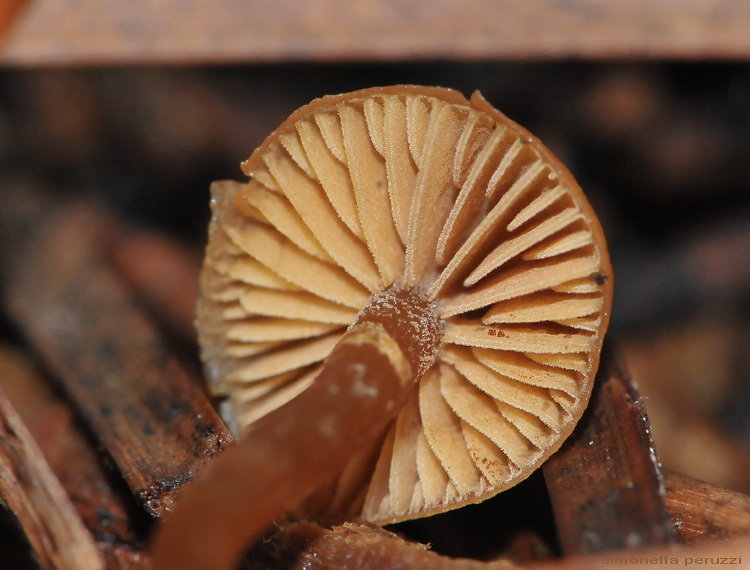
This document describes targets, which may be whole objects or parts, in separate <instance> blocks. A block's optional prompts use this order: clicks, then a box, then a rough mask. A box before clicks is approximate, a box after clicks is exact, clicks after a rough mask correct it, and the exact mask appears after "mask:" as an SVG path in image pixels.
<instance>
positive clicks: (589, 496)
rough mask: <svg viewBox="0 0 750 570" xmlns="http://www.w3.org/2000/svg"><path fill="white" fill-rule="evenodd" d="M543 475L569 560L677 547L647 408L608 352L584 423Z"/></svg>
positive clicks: (608, 350) (619, 365) (552, 460)
mask: <svg viewBox="0 0 750 570" xmlns="http://www.w3.org/2000/svg"><path fill="white" fill-rule="evenodd" d="M543 469H544V475H545V479H546V481H547V487H548V489H549V493H550V499H551V501H552V506H553V510H554V512H555V521H556V524H557V528H558V535H559V540H560V546H561V548H562V552H563V553H564V554H565V555H573V554H591V553H595V552H603V551H607V550H620V549H626V548H644V547H647V546H654V545H658V544H665V543H668V542H670V541H672V540H674V535H673V531H672V527H671V522H670V520H669V515H668V513H667V510H666V507H665V505H664V486H663V482H662V475H661V471H660V466H659V463H658V459H657V457H656V452H655V450H654V444H653V441H652V439H651V430H650V426H649V423H648V418H647V416H646V412H645V408H644V406H643V402H642V401H641V399H640V397H639V396H638V393H637V392H636V390H635V388H634V386H633V384H632V383H631V382H630V380H629V378H628V375H627V372H626V370H625V368H624V366H623V363H622V362H621V361H620V360H619V358H618V356H617V355H616V354H615V353H614V351H613V350H612V347H611V346H610V347H607V346H606V345H605V350H604V352H603V354H602V360H601V366H600V369H599V373H598V375H597V380H596V384H595V387H594V391H593V394H592V398H591V402H590V403H589V407H588V409H587V411H586V413H585V415H584V417H583V418H582V419H581V421H580V422H579V424H578V426H577V428H576V430H575V431H574V432H573V435H571V437H570V438H569V439H568V441H566V442H565V443H564V444H563V446H562V448H561V449H560V451H558V452H557V453H556V454H555V455H553V456H552V457H551V458H550V459H549V460H548V461H547V463H545V465H544V466H543Z"/></svg>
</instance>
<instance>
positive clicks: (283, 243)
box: [197, 86, 612, 524]
mask: <svg viewBox="0 0 750 570" xmlns="http://www.w3.org/2000/svg"><path fill="white" fill-rule="evenodd" d="M243 170H244V172H245V173H246V174H247V175H248V177H249V181H247V182H245V183H237V182H219V183H216V184H214V186H213V187H212V208H213V218H212V221H211V225H210V230H209V244H208V247H207V254H206V260H205V264H204V268H203V272H202V277H201V286H202V295H201V300H200V303H199V307H198V319H197V323H198V331H199V338H200V344H201V349H202V357H203V359H204V362H205V366H206V371H207V376H208V378H209V383H210V387H211V390H212V391H213V393H214V394H216V395H220V396H225V397H226V398H227V399H226V407H225V410H224V412H225V417H227V418H228V419H229V420H230V423H231V424H232V425H234V426H235V429H236V431H238V432H245V431H247V430H249V429H252V424H253V422H254V421H256V420H257V419H259V418H261V417H263V416H264V415H266V414H268V413H269V412H271V411H273V410H275V409H276V408H279V407H280V406H283V405H284V404H285V403H286V402H288V401H290V400H291V399H293V398H295V397H296V396H298V395H299V394H301V393H302V392H304V391H305V390H306V389H307V388H308V387H309V386H310V385H311V384H312V383H314V382H315V379H316V376H317V375H318V373H319V372H320V370H321V367H322V363H323V361H324V359H325V358H326V356H327V355H328V354H329V353H330V352H331V351H332V350H333V348H334V347H335V346H336V344H337V342H338V341H339V339H341V338H342V336H343V335H344V333H345V332H346V331H347V329H348V328H350V327H351V326H352V325H353V324H354V323H358V322H362V321H375V322H378V323H380V324H382V325H383V326H384V327H385V328H386V330H388V332H389V333H390V334H391V335H392V336H393V337H394V338H395V339H396V340H397V341H398V343H399V344H400V345H401V346H402V348H403V350H404V353H405V354H406V355H407V357H408V360H409V362H410V364H411V366H412V367H414V370H417V376H418V379H417V383H416V386H415V388H414V389H413V390H412V392H411V395H410V396H409V397H408V398H407V401H406V404H405V405H404V406H403V408H402V409H401V411H400V412H399V413H398V415H397V418H396V420H395V421H394V422H393V423H392V424H391V425H390V428H389V429H388V431H387V434H386V435H385V437H384V438H383V439H382V440H381V441H378V442H377V446H374V447H373V448H372V449H365V450H362V451H361V452H360V453H359V455H358V456H356V457H354V458H353V459H352V460H351V461H350V463H349V465H348V467H347V468H346V469H345V471H344V472H343V473H342V474H341V475H340V476H339V477H338V478H337V479H336V481H333V482H331V484H330V485H328V486H327V488H326V489H325V490H321V491H320V493H319V495H318V497H319V500H318V502H319V504H320V505H325V508H328V509H333V510H338V511H346V512H356V513H357V514H360V515H362V516H363V517H364V518H365V519H367V520H369V521H372V522H377V523H380V524H385V523H391V522H396V521H401V520H406V519H410V518H415V517H420V516H425V515H428V514H431V513H435V512H441V511H445V510H448V509H452V508H455V507H458V506H461V505H464V504H467V503H474V502H478V501H480V500H483V499H485V498H487V497H489V496H492V495H494V494H496V493H498V492H499V491H502V490H504V489H506V488H508V487H511V486H513V485H515V484H516V483H518V482H519V481H521V480H523V479H524V478H525V477H527V476H528V475H529V474H530V473H531V472H532V471H533V470H534V469H535V468H536V467H538V466H539V465H540V464H541V463H542V462H543V461H544V460H545V459H546V458H547V457H548V456H549V455H550V454H552V453H553V452H554V451H555V450H556V449H557V448H558V447H559V446H560V445H561V443H562V442H563V440H564V439H565V438H566V437H567V436H568V435H569V434H570V432H571V431H572V429H573V427H574V425H575V423H576V422H577V421H578V419H579V418H580V416H581V414H582V413H583V410H584V408H585V406H586V404H587V402H588V399H589V395H590V392H591V388H592V382H593V378H594V374H595V372H596V369H597V367H598V360H599V352H600V349H601V344H602V339H603V336H604V333H605V331H606V328H607V323H608V320H609V313H610V307H611V299H612V274H611V267H610V263H609V258H608V254H607V249H606V244H605V241H604V236H603V233H602V230H601V227H600V225H599V223H598V221H597V219H596V216H595V215H594V213H593V211H592V209H591V207H590V205H589V204H588V202H587V200H586V198H585V196H584V195H583V192H582V191H581V189H580V188H579V186H578V185H577V184H576V182H575V181H574V179H573V177H572V176H571V175H570V173H569V172H568V171H567V169H566V168H565V167H564V166H563V165H562V164H561V163H560V162H559V161H558V160H557V159H556V158H555V157H554V156H553V155H552V154H551V153H550V152H549V151H548V150H547V149H546V148H545V147H544V146H543V145H542V144H541V143H540V142H539V141H538V140H536V139H535V138H534V137H532V136H531V135H530V134H529V133H528V132H526V131H525V130H524V129H523V128H521V127H519V126H518V125H516V124H515V123H514V122H512V121H511V120H509V119H508V118H506V117H505V116H504V115H502V114H501V113H499V112H498V111H496V110H495V109H493V108H492V107H491V106H490V105H489V104H488V103H487V102H486V101H485V100H484V99H483V98H482V97H481V95H479V94H478V93H476V94H474V95H473V96H472V98H471V100H466V99H465V98H464V97H463V96H462V95H460V94H459V93H457V92H455V91H452V90H449V89H441V88H425V87H416V86H395V87H388V88H373V89H367V90H363V91H358V92H354V93H348V94H344V95H337V96H329V97H324V98H321V99H317V100H315V101H313V102H312V103H310V104H309V105H307V106H305V107H302V108H301V109H299V110H298V111H296V112H295V113H293V114H292V115H291V117H290V118H289V119H288V120H287V121H285V122H284V123H283V124H282V125H281V126H280V127H279V128H278V129H277V130H276V131H275V132H274V133H273V134H272V135H271V136H270V137H269V138H268V139H266V141H265V142H264V143H263V144H262V145H261V146H260V147H259V148H258V149H257V150H256V151H255V152H254V153H253V155H252V156H251V157H250V158H249V159H248V160H247V161H246V162H245V163H243ZM321 497H322V498H321Z"/></svg>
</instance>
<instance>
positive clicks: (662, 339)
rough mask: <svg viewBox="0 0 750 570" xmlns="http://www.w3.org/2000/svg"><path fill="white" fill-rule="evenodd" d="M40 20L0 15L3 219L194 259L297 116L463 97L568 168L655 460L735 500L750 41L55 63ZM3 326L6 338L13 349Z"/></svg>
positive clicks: (93, 56)
mask: <svg viewBox="0 0 750 570" xmlns="http://www.w3.org/2000/svg"><path fill="white" fill-rule="evenodd" d="M38 4H52V5H57V3H55V2H39V3H38ZM80 4H81V5H84V7H85V5H86V4H87V3H86V2H81V3H80ZM105 4H106V3H105ZM175 4H179V2H171V3H167V5H175ZM226 4H232V2H226ZM279 4H280V5H281V6H282V7H283V6H286V5H289V6H291V4H290V3H289V2H280V3H279ZM322 4H325V5H327V6H328V7H329V9H330V10H332V11H335V8H336V6H335V5H336V4H337V3H336V2H323V3H322ZM356 4H357V3H355V5H356ZM386 4H387V5H390V6H397V5H398V4H399V3H398V2H387V3H386ZM401 4H402V5H403V6H407V7H409V6H411V7H412V8H413V7H414V5H415V2H404V3H401ZM441 4H446V2H438V3H436V4H435V5H436V6H439V5H441ZM447 4H450V3H447ZM479 4H482V3H481V2H480V3H479ZM499 4H504V3H499ZM539 4H542V5H544V4H545V3H544V2H542V3H539ZM548 4H555V5H557V4H560V3H554V2H549V3H548ZM568 4H570V6H571V10H574V11H575V10H578V9H581V6H576V4H581V5H588V4H591V3H590V2H581V3H575V2H574V3H568ZM637 4H639V3H638V2H625V3H623V6H626V7H627V6H630V5H637ZM719 4H723V3H721V2H719ZM743 4H745V3H742V2H739V3H737V5H743ZM218 6H219V7H218V8H217V10H218V11H219V12H221V6H222V3H219V4H218ZM34 7H35V6H34V2H33V1H32V2H30V3H28V5H26V6H21V9H20V11H19V12H14V15H13V18H10V17H8V18H9V19H8V20H7V21H8V22H9V26H10V29H11V32H10V34H9V35H8V38H7V41H8V49H7V50H6V52H5V54H4V55H3V59H2V60H1V61H0V63H1V64H2V67H0V208H2V207H3V203H6V204H7V203H9V202H10V201H13V200H15V199H17V198H18V197H17V196H15V195H14V194H13V192H12V191H11V190H9V189H10V188H13V187H22V186H24V185H27V186H28V185H31V186H34V187H38V188H41V189H44V190H45V191H48V192H52V193H54V194H56V195H59V196H61V197H65V196H79V195H87V196H91V197H94V198H95V199H97V200H99V201H101V202H102V203H104V204H105V205H106V206H107V207H109V208H110V209H112V210H113V211H114V212H116V213H117V214H118V215H119V216H121V217H122V218H124V219H126V220H128V221H129V222H132V223H134V224H139V225H142V226H144V227H147V228H151V229H154V230H156V231H158V232H162V233H165V234H167V235H168V236H169V237H171V238H174V239H176V240H179V241H180V242H181V243H182V244H184V245H185V247H187V248H189V249H190V250H191V251H193V252H195V255H196V257H199V256H200V254H201V249H202V247H203V244H204V242H205V238H206V226H207V222H208V216H209V194H208V188H209V185H210V183H211V182H212V181H214V180H219V179H226V178H230V179H241V178H242V174H241V172H240V169H239V163H240V162H241V161H242V160H244V159H245V158H247V157H248V156H249V155H250V154H251V152H252V151H253V149H254V148H255V147H256V146H257V145H259V144H260V142H261V141H262V140H263V139H264V138H265V136H266V135H267V134H269V133H270V132H271V130H273V129H274V128H275V127H276V126H277V125H278V124H279V123H280V122H281V121H282V120H283V119H285V118H286V117H287V116H288V115H289V113H290V112H291V111H293V110H294V109H296V108H297V107H299V106H300V105H303V104H305V103H307V102H308V101H309V100H311V99H312V98H315V97H319V96H322V95H326V94H332V93H339V92H344V91H350V90H353V89H358V88H363V87H369V86H373V85H389V84H396V83H416V84H425V85H440V86H445V87H453V88H455V89H458V90H460V91H462V92H463V93H464V94H465V95H467V96H468V95H470V94H471V92H472V91H474V90H476V89H478V90H480V91H481V92H482V93H483V94H484V96H485V97H486V98H487V99H488V100H489V101H490V103H492V105H494V106H495V107H496V108H498V109H500V110H501V111H503V112H504V113H505V114H507V115H508V116H509V117H510V118H512V119H514V120H515V121H517V122H519V123H520V124H522V125H524V126H525V127H526V128H528V129H529V130H530V131H531V132H532V133H534V134H535V135H536V136H538V137H539V138H540V139H541V140H542V141H543V142H544V143H545V144H546V145H547V146H549V147H550V148H551V149H552V150H553V152H555V153H556V154H557V155H558V156H559V157H560V158H561V160H562V161H563V162H564V163H565V164H567V166H568V167H569V168H570V170H571V171H572V172H573V174H574V175H575V176H576V178H577V179H578V181H579V183H580V184H581V186H582V187H583V188H584V191H585V192H586V193H587V195H588V196H589V198H590V200H591V202H592V203H593V205H594V208H595V209H596V211H597V212H598V214H599V216H600V218H601V221H602V223H603V225H604V228H605V232H606V234H607V236H608V241H609V245H610V250H611V251H610V252H611V255H612V259H613V265H614V271H615V290H616V296H615V307H614V312H613V319H612V324H611V328H610V333H609V334H610V338H611V340H613V341H614V342H616V343H617V344H618V345H619V347H620V350H621V351H622V353H623V354H624V357H625V361H626V363H627V365H628V367H629V369H630V373H631V375H632V377H633V379H634V380H635V381H636V383H637V385H638V387H639V389H640V392H641V394H642V395H643V397H644V398H645V402H646V409H647V411H648V413H649V415H650V418H651V421H652V425H653V430H654V437H655V441H656V448H657V453H658V455H659V457H660V458H661V460H662V463H663V464H664V465H665V466H667V467H669V468H672V469H674V470H677V471H680V472H683V473H686V474H689V475H692V476H694V477H698V478H701V479H704V480H706V481H709V482H711V483H714V484H716V485H719V486H722V487H728V488H731V489H734V490H737V491H741V492H744V493H750V475H749V473H750V64H748V63H746V61H747V59H746V57H747V56H749V55H750V46H748V45H747V44H742V45H739V46H738V47H737V49H736V51H735V52H730V53H729V56H728V57H723V56H722V52H721V50H719V53H716V50H714V48H715V46H716V45H719V46H720V47H721V46H722V45H724V44H722V43H721V41H720V40H722V38H723V36H721V35H717V36H716V37H713V36H711V35H710V33H709V32H711V30H709V29H708V28H706V30H708V31H706V34H705V35H701V34H702V33H703V31H704V30H702V29H701V28H700V26H698V29H697V31H694V34H695V36H694V39H695V41H694V42H693V43H692V44H691V43H689V42H688V44H681V43H679V42H677V41H676V40H675V42H674V43H672V44H670V43H669V42H667V43H666V44H665V45H666V47H664V46H662V47H661V48H660V49H661V51H659V49H656V51H655V52H653V51H649V50H652V49H655V48H653V46H652V45H651V44H648V45H646V44H644V45H643V46H642V49H641V50H640V51H639V50H638V49H636V48H637V46H636V47H635V48H632V49H631V51H630V52H627V53H624V52H623V50H622V48H621V47H619V44H617V46H615V47H616V48H617V49H614V48H613V49H612V50H611V51H609V52H608V51H606V50H604V51H602V52H601V53H596V46H594V47H590V46H588V47H587V45H584V44H585V42H583V41H581V42H579V43H576V41H577V40H576V36H575V35H574V34H572V35H569V36H564V37H568V38H569V43H568V44H562V45H560V47H559V48H554V47H546V48H544V49H545V51H544V53H540V52H539V51H534V48H532V47H529V45H530V44H524V43H523V41H521V40H523V38H521V39H520V40H518V41H519V42H520V44H518V45H520V46H521V47H518V46H516V47H515V48H514V50H515V51H512V53H510V52H509V53H510V55H509V56H508V53H506V52H504V51H503V46H499V47H493V46H492V45H491V44H487V46H488V47H487V48H486V49H485V50H484V51H482V50H478V49H477V50H474V51H472V50H471V49H469V48H467V47H464V48H461V45H459V44H457V46H458V47H456V48H455V49H457V50H458V51H457V52H456V55H457V57H452V56H451V54H450V53H449V52H450V50H451V49H453V48H452V47H451V46H452V45H453V44H451V38H450V37H447V36H444V35H443V36H441V37H440V38H436V39H435V41H434V42H433V44H430V45H432V46H433V47H430V45H426V44H424V45H423V44H418V46H419V49H416V48H415V49H414V50H410V49H408V45H409V44H408V43H406V44H399V45H400V46H401V47H399V45H397V46H396V47H394V48H393V49H392V50H391V51H388V50H385V49H384V48H383V49H380V50H379V47H378V45H377V44H370V45H367V43H368V41H371V38H370V35H367V34H365V35H364V36H363V38H362V40H361V41H360V42H358V43H356V44H351V45H353V46H355V47H354V48H352V49H353V51H352V52H347V51H346V49H347V47H346V45H344V44H342V45H338V44H337V46H334V47H332V48H328V51H325V52H316V51H315V50H314V46H313V48H310V49H311V50H312V51H311V52H310V55H309V57H306V55H305V51H304V49H305V47H304V45H301V46H300V45H298V44H296V43H294V41H293V40H294V38H291V39H289V38H287V39H288V42H287V44H283V42H282V40H283V39H284V37H285V36H284V33H286V32H284V29H283V26H282V27H281V28H280V31H279V30H276V31H275V32H274V33H278V34H280V40H279V41H280V42H281V43H280V45H282V47H283V46H284V45H288V46H293V49H292V48H290V49H289V51H288V52H285V51H284V50H283V49H282V48H279V51H278V53H276V52H274V53H275V55H274V54H271V55H269V54H268V53H267V52H264V51H262V50H259V48H252V49H258V50H259V51H257V53H256V56H255V57H254V56H253V55H252V53H254V52H252V49H251V48H248V50H249V51H248V52H244V51H243V50H242V49H240V48H236V50H235V52H232V53H231V54H230V55H232V54H233V55H234V57H228V56H227V52H226V51H222V52H221V54H222V55H221V56H220V57H219V56H217V57H211V53H212V52H211V51H210V49H211V48H210V44H205V43H204V44H202V49H203V51H200V52H198V53H197V55H191V54H192V53H193V52H190V51H189V50H187V51H185V52H179V53H181V54H182V55H180V56H179V57H178V56H177V55H175V54H176V53H178V52H177V51H174V52H170V51H169V50H168V49H167V50H166V51H158V50H156V51H154V52H153V54H154V55H153V57H151V58H150V57H149V52H148V46H145V47H144V46H143V45H142V44H138V45H140V46H141V47H140V48H139V50H140V51H137V53H136V55H133V53H131V52H127V51H126V50H122V51H119V52H118V51H117V49H115V48H113V52H112V54H114V55H111V54H109V55H108V54H105V55H104V56H102V55H101V53H100V52H97V51H96V47H95V46H94V47H91V46H89V47H88V48H86V46H84V48H85V49H89V51H88V52H86V51H85V49H84V48H80V46H78V47H76V45H77V44H75V41H74V40H75V39H76V38H75V37H74V36H75V34H74V32H69V33H70V34H73V35H72V36H71V37H72V38H73V40H70V41H71V42H72V43H70V45H71V46H72V47H71V50H72V51H71V52H70V54H72V55H70V57H69V58H68V59H66V57H65V54H66V52H65V51H64V50H65V46H66V45H67V44H66V43H65V41H63V40H64V38H63V40H61V39H59V38H58V39H57V40H54V38H53V40H54V41H57V43H56V44H55V43H54V41H53V40H50V45H52V47H49V46H48V47H47V48H45V49H47V51H44V50H40V51H38V52H35V51H34V50H33V49H31V48H30V47H28V46H27V45H26V44H24V43H23V42H22V41H21V40H23V37H22V38H21V39H19V34H20V35H23V34H21V32H23V31H24V29H25V28H24V26H27V27H28V26H31V25H32V24H33V23H34V22H36V20H34V22H31V23H28V22H26V21H25V20H23V18H31V17H32V16H33V17H35V18H37V17H40V16H38V14H37V12H35V11H33V10H31V8H34ZM537 8H538V7H537ZM23 10H27V12H24V11H23ZM166 10H167V9H166V8H165V9H164V11H166ZM279 10H280V9H279ZM605 11H606V10H605ZM349 12H351V10H350V11H349ZM51 13H52V14H53V15H54V13H55V12H54V11H53V12H51ZM311 13H312V12H311V11H309V10H308V11H307V12H306V14H305V17H308V18H311V17H312V16H311ZM0 14H1V12H0ZM346 16H347V14H344V15H343V16H342V17H344V18H345V17H346ZM348 16H350V17H351V16H352V15H351V13H348ZM402 16H403V17H408V14H407V15H403V14H402ZM594 16H596V15H594ZM621 16H622V15H620V16H618V17H621ZM730 16H731V14H730ZM45 17H47V18H51V16H50V15H49V14H47V16H45ZM272 17H273V14H271V15H269V14H264V15H263V18H264V20H263V21H264V22H266V23H267V22H268V21H271V22H272V21H273V20H272ZM276 17H277V18H282V17H289V18H295V17H298V16H292V15H289V14H286V15H284V14H282V15H279V14H277V15H276ZM362 17H364V16H362ZM128 18H129V20H128V23H129V25H130V28H128V29H130V30H131V32H132V30H133V29H135V30H136V32H132V34H131V35H134V37H135V38H136V40H138V39H139V38H140V36H139V35H138V34H147V31H148V30H147V31H146V32H143V30H142V29H140V28H138V27H137V26H138V25H142V26H144V27H147V26H146V24H145V22H146V21H147V19H146V18H145V17H144V18H143V20H140V19H138V17H137V16H136V15H133V13H129V14H128ZM475 20H476V18H475ZM29 21H31V20H29ZM279 21H280V22H282V21H283V19H280V20H279ZM295 21H296V20H295ZM475 23H477V22H475ZM522 23H523V22H522ZM709 23H710V22H709ZM11 24H12V25H11ZM48 24H49V20H48ZM376 24H377V21H374V23H373V24H372V26H375V25H376ZM458 24H461V22H459V23H458ZM512 24H513V22H510V24H504V25H512ZM610 24H612V22H610ZM746 24H750V20H746ZM13 25H15V26H19V27H20V29H21V32H16V31H15V30H14V29H13ZM34 25H37V24H34ZM38 25H39V26H41V25H42V24H38ZM227 25H228V24H227ZM248 25H251V24H250V23H249V20H248ZM333 25H334V24H331V26H333ZM336 25H338V26H345V25H346V22H345V21H343V22H341V21H340V22H338V24H336ZM477 25H485V26H487V24H483V23H482V22H481V21H480V22H478V23H477ZM706 25H708V23H707V24H706ZM134 26H135V28H134ZM232 26H234V27H236V25H235V24H232ZM232 26H230V27H231V29H232V30H234V27H232ZM521 27H523V26H521ZM323 28H324V30H323V31H322V32H320V33H325V29H326V28H325V26H323ZM459 28H460V29H462V30H463V29H464V28H462V27H461V26H460V25H459ZM34 29H35V28H34ZM34 29H31V32H28V33H29V34H32V32H34ZM61 29H63V31H64V30H65V29H66V28H65V26H61ZM611 29H615V27H611ZM745 29H747V27H746V28H745ZM574 31H575V30H574ZM606 31H607V30H606V29H605V30H604V31H603V32H601V33H602V34H603V35H604V36H606ZM714 31H715V30H714ZM272 32H273V30H272V31H268V30H267V29H266V31H265V32H263V33H267V34H270V33H272ZM14 33H15V34H16V35H14ZM56 33H58V34H62V33H63V32H56ZM259 33H260V32H259ZM290 33H291V32H290ZM429 33H430V30H429V28H428V29H425V30H422V35H429ZM467 33H468V32H467ZM665 34H666V37H667V39H669V36H668V33H666V32H665ZM32 35H33V34H32ZM53 35H54V34H53ZM518 35H519V36H522V35H523V34H521V33H520V32H519V34H518ZM113 37H114V36H113ZM644 37H645V36H644ZM32 39H33V38H32ZM69 39H70V38H69ZM584 39H585V38H584ZM712 39H714V40H716V41H715V42H714V43H713V44H712V43H711V40H712ZM188 40H189V38H188ZM616 40H617V37H615V36H613V42H616ZM29 41H31V40H29ZM36 41H37V42H39V41H41V40H38V39H37V40H36ZM134 41H135V40H134ZM306 41H313V40H310V39H309V38H308V40H306ZM530 41H531V39H528V40H527V42H530ZM601 41H606V37H604V38H603V39H602V40H601ZM644 41H645V40H644ZM19 45H21V47H18V46H19ZM29 45H32V47H33V46H34V45H37V44H29ZM207 45H208V46H209V47H206V46H207ZM305 45H308V44H305ZM403 45H406V46H407V47H403ZM415 45H417V44H415ZM524 45H526V46H527V47H526V48H525V49H526V50H527V51H526V52H524V51H523V49H524V47H523V46H524ZM613 45H614V44H613ZM685 45H687V46H688V47H684V46H685ZM24 46H26V47H24ZM55 46H57V47H55ZM581 46H583V47H581ZM712 46H713V47H712ZM115 47H116V46H115ZM157 47H158V46H157ZM188 47H190V44H189V41H188ZM53 48H54V49H53ZM355 48H356V49H355ZM55 49H56V50H58V51H54V50H55ZM76 49H78V50H79V51H75V50H76ZM170 49H171V48H170ZM368 49H369V50H370V51H369V52H368ZM399 49H400V50H401V51H398V50H399ZM493 49H494V50H495V51H492V50H493ZM555 49H557V51H555ZM722 49H724V50H725V51H726V49H725V48H722ZM81 50H82V51H81ZM336 50H338V52H337V51H336ZM430 50H432V51H430ZM461 50H463V51H461ZM680 50H682V51H680ZM701 50H703V51H701ZM712 50H713V51H712ZM743 50H745V51H743ZM87 53H88V56H87V55H86V54H87ZM217 53H218V52H217ZM337 53H338V57H337V56H336V54H337ZM19 54H20V55H19ZM81 54H83V55H81ZM248 54H249V55H248ZM368 54H369V56H368ZM702 54H703V55H702ZM743 54H744V56H745V57H741V56H743ZM108 58H109V59H108ZM191 58H192V59H191ZM108 61H109V63H108ZM19 180H20V181H23V184H22V185H20V186H19V185H18V184H17V182H18V181H19ZM7 239H12V238H7ZM2 322H3V325H2V327H0V342H5V343H14V342H15V343H17V342H19V339H18V338H17V336H16V335H15V334H14V332H13V327H12V325H11V324H10V323H9V322H8V319H7V318H6V319H4V320H3V321H2Z"/></svg>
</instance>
